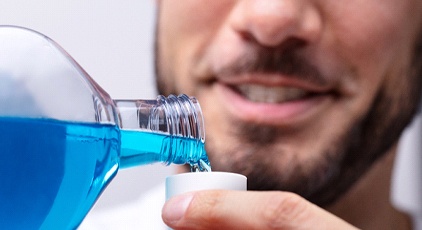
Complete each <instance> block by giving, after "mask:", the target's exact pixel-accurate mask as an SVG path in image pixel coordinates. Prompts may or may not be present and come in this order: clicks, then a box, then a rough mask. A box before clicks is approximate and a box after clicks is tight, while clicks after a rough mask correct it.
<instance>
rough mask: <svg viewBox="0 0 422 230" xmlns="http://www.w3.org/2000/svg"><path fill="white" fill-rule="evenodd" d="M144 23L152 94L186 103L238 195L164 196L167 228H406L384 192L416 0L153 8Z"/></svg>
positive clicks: (404, 97) (409, 97)
mask: <svg viewBox="0 0 422 230" xmlns="http://www.w3.org/2000/svg"><path fill="white" fill-rule="evenodd" d="M157 23H158V24H157V43H156V45H157V51H156V52H157V53H156V55H157V56H156V62H157V63H156V68H157V83H158V88H159V91H160V93H161V94H165V95H167V94H170V93H175V94H178V93H186V94H189V95H193V96H196V97H197V98H198V100H199V101H200V103H201V106H202V109H203V112H204V117H205V127H206V130H207V133H206V135H207V137H206V138H207V139H206V148H207V152H208V154H209V157H210V161H211V164H212V168H213V170H215V171H231V172H237V173H241V174H244V175H246V176H247V177H248V190H250V191H248V192H234V191H202V192H196V193H189V194H186V195H182V196H178V197H175V198H173V199H171V200H169V201H168V202H167V203H166V204H165V206H164V208H163V214H162V215H163V220H164V221H165V223H166V224H168V225H169V226H170V227H171V228H174V229H353V228H354V226H355V227H358V228H362V229H410V228H411V227H412V226H411V220H410V219H409V217H408V216H407V215H406V214H405V213H401V212H400V211H398V210H396V209H395V208H394V207H393V206H392V205H391V203H390V201H389V192H390V179H391V171H392V165H393V162H394V157H395V155H396V148H397V142H398V139H399V137H400V134H401V133H402V131H403V129H404V128H405V127H406V126H407V125H408V124H409V122H410V121H411V119H412V117H413V116H414V114H415V112H416V111H417V105H418V103H419V98H420V95H421V86H422V82H421V75H422V68H421V63H422V59H421V58H422V1H419V0H402V1H396V0H386V1H374V0H369V1H347V2H345V1H335V0H328V1H324V0H314V1H311V0H284V1H282V0H266V1H263V0H249V1H234V0H225V1H198V0H184V1H183V2H180V1H165V0H163V1H158V21H157ZM181 171H182V169H181ZM257 190H260V191H257Z"/></svg>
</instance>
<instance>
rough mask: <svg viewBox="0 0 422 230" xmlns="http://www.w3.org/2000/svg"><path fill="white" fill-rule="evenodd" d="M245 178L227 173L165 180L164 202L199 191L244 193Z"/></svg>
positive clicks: (204, 173)
mask: <svg viewBox="0 0 422 230" xmlns="http://www.w3.org/2000/svg"><path fill="white" fill-rule="evenodd" d="M246 181H247V179H246V177H245V176H244V175H241V174H237V173H229V172H190V173H182V174H175V175H171V176H168V177H167V178H166V200H168V199H170V198H171V197H173V196H176V195H179V194H182V193H186V192H192V191H199V190H210V189H225V190H241V191H246V189H247V188H246Z"/></svg>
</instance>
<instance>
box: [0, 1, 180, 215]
mask: <svg viewBox="0 0 422 230" xmlns="http://www.w3.org/2000/svg"><path fill="white" fill-rule="evenodd" d="M0 9H1V13H0V24H2V25H18V26H24V27H28V28H31V29H34V30H37V31H39V32H41V33H43V34H45V35H47V36H48V37H50V38H52V39H53V40H55V41H56V42H57V43H59V44H60V45H61V46H62V47H63V48H64V49H65V50H66V51H67V52H68V53H69V54H70V55H71V56H72V57H73V58H74V59H75V60H76V61H77V62H78V63H79V64H80V65H81V66H82V67H83V68H84V69H85V70H86V71H87V72H88V74H89V75H90V76H91V77H92V78H94V79H95V81H97V83H99V84H100V85H101V86H102V87H103V88H104V89H105V90H106V91H107V92H108V93H109V94H110V96H111V97H112V98H115V99H135V98H145V99H146V98H155V96H156V91H155V85H154V78H153V56H152V53H153V36H154V28H153V27H154V20H155V18H154V15H155V6H154V1H152V0H141V1H139V0H121V1H110V0H91V1H86V0H62V1H57V0H35V1H27V0H1V1H0ZM171 171H172V168H171V167H165V166H163V165H161V164H157V165H149V166H143V167H138V168H131V169H124V170H121V171H119V173H118V174H117V177H116V178H115V179H114V180H113V181H112V182H111V184H110V185H109V187H108V188H107V189H106V190H105V192H104V193H103V195H102V196H101V198H100V200H99V201H98V202H97V204H96V207H95V208H94V210H93V211H95V210H98V209H102V208H105V207H111V206H113V205H116V204H119V203H123V202H129V201H131V200H133V199H135V198H136V197H138V196H140V195H142V193H143V192H145V191H146V190H147V189H148V188H149V187H151V186H154V185H155V184H157V183H160V182H163V181H164V178H165V176H166V175H168V174H170V173H171Z"/></svg>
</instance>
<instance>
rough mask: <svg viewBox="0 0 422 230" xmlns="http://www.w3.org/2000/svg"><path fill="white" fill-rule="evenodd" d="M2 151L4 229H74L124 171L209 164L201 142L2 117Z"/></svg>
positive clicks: (0, 196) (0, 216)
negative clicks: (152, 166) (154, 166)
mask: <svg viewBox="0 0 422 230" xmlns="http://www.w3.org/2000/svg"><path fill="white" fill-rule="evenodd" d="M28 130H30V132H28ZM0 149H1V151H2V153H1V154H0V160H1V162H7V164H5V165H4V166H2V167H0V173H1V175H3V177H2V179H0V181H1V183H2V186H1V187H0V202H2V207H1V208H0V225H1V226H11V227H12V226H13V228H19V229H68V228H76V227H77V226H78V225H79V224H80V223H81V221H82V220H83V218H84V217H85V216H86V214H87V213H88V212H89V210H90V209H91V207H92V206H93V204H94V203H95V201H96V200H97V199H98V197H99V196H100V194H101V193H102V191H103V190H104V189H105V188H106V186H107V185H108V184H109V183H110V181H111V180H112V179H113V178H114V176H115V175H116V174H117V172H118V170H120V169H121V168H126V167H132V166H140V165H145V164H152V163H157V162H162V163H163V164H166V165H168V164H172V163H175V164H193V163H195V162H198V161H199V160H203V161H206V162H207V161H208V159H207V157H206V154H205V149H204V142H203V140H201V139H195V138H190V137H183V136H177V135H174V134H173V135H170V134H168V133H165V132H160V131H153V130H149V129H146V128H144V129H141V130H139V129H138V130H135V129H134V130H125V129H121V127H119V126H118V125H114V124H98V123H78V122H68V121H58V120H53V119H44V118H41V119H37V118H19V117H0ZM23 159H25V160H24V161H23ZM28 213H32V214H33V215H31V218H30V219H28V218H27V214H28ZM22 219H26V221H22Z"/></svg>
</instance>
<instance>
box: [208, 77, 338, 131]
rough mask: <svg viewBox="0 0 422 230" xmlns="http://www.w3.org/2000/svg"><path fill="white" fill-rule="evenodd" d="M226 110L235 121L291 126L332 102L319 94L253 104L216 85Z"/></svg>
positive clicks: (228, 88) (226, 87)
mask: <svg viewBox="0 0 422 230" xmlns="http://www.w3.org/2000/svg"><path fill="white" fill-rule="evenodd" d="M216 90H217V91H218V95H221V96H222V98H220V99H221V100H222V101H224V102H227V103H224V104H225V105H227V110H228V111H229V112H230V113H231V114H233V116H235V117H236V118H237V119H240V120H243V121H245V122H251V123H259V124H271V125H274V124H277V125H293V124H296V123H300V122H303V121H304V120H308V119H311V118H312V117H313V116H315V115H316V114H317V113H318V112H319V111H324V110H325V108H326V107H327V105H328V103H329V102H330V101H331V100H332V95H331V94H320V95H316V96H311V97H306V98H304V99H300V100H294V101H287V102H283V103H277V104H273V103H259V102H253V101H250V100H248V99H246V98H245V97H244V96H242V95H240V94H239V93H237V92H236V91H234V90H233V89H232V88H230V87H228V86H227V85H224V84H216Z"/></svg>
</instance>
